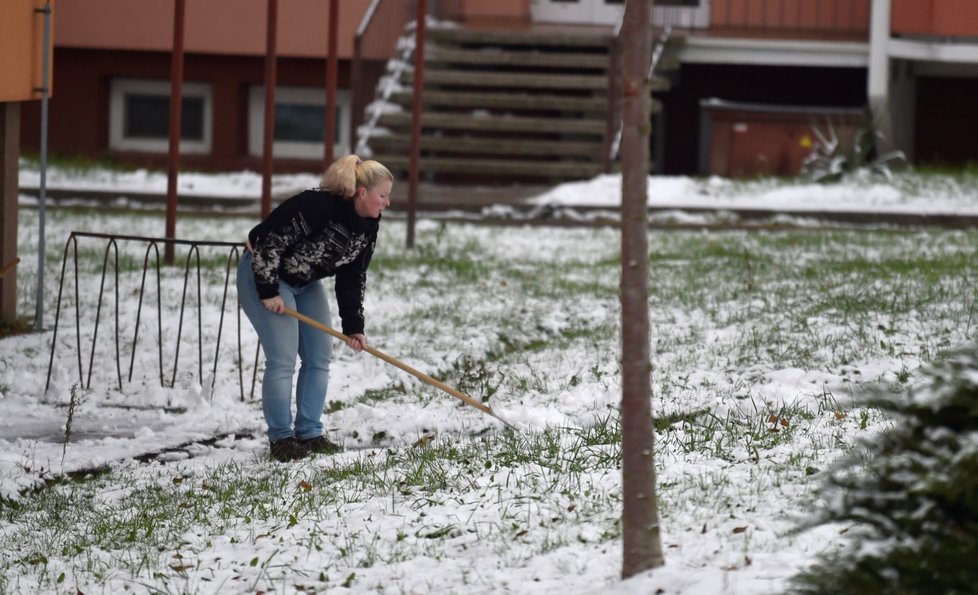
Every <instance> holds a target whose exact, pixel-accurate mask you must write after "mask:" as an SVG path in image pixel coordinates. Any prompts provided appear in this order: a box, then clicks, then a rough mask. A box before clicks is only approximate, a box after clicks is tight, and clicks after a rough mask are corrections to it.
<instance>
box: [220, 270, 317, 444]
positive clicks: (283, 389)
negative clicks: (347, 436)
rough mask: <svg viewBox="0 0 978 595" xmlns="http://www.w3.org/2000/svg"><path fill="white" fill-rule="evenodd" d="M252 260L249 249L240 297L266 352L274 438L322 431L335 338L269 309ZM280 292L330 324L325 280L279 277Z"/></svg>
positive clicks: (265, 382) (266, 394)
mask: <svg viewBox="0 0 978 595" xmlns="http://www.w3.org/2000/svg"><path fill="white" fill-rule="evenodd" d="M251 263H252V256H251V252H247V251H246V252H245V253H244V254H243V256H242V257H241V261H240V262H239V263H238V281H237V284H238V302H239V303H240V304H241V308H242V309H243V310H244V311H245V314H246V315H247V316H248V319H249V320H251V324H252V326H254V327H255V331H257V333H258V339H259V340H260V341H261V346H262V350H264V352H265V374H264V376H263V377H262V385H261V400H262V411H263V412H264V414H265V423H266V424H268V439H269V440H270V441H271V442H277V441H279V440H281V439H283V438H288V437H290V436H295V437H296V438H298V439H300V440H308V439H309V438H315V437H317V436H321V435H322V434H323V422H322V415H323V406H324V405H325V403H326V389H327V387H328V385H329V360H330V356H331V355H332V351H333V342H332V338H331V337H330V336H329V335H327V334H326V333H324V332H323V331H321V330H319V329H316V328H313V327H311V326H309V325H307V324H305V323H301V322H299V321H298V320H296V319H295V318H292V317H291V316H288V315H286V314H275V313H274V312H269V311H268V310H266V309H265V306H264V305H262V303H261V298H259V297H258V289H257V287H256V285H255V273H254V271H253V270H252V268H251ZM278 291H279V295H281V296H282V299H283V300H284V301H285V305H286V306H288V307H289V308H292V309H293V310H296V311H297V312H301V313H302V314H305V315H306V316H309V317H310V318H313V319H315V320H318V321H319V322H322V323H323V324H325V325H327V326H330V315H329V301H328V300H327V298H326V290H325V289H324V288H323V284H322V282H320V281H315V282H313V283H310V284H309V285H306V286H305V287H301V288H295V287H292V286H291V285H289V284H288V283H286V282H284V281H279V282H278ZM296 356H298V357H299V359H300V360H301V362H302V364H301V366H300V368H299V378H298V380H297V381H296V385H295V425H294V426H293V422H292V379H293V376H294V375H295V363H296Z"/></svg>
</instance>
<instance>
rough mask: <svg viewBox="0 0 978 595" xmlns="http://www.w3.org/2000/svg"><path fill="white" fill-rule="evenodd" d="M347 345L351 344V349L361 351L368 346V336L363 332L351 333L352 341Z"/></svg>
mask: <svg viewBox="0 0 978 595" xmlns="http://www.w3.org/2000/svg"><path fill="white" fill-rule="evenodd" d="M347 345H349V346H350V349H352V350H353V351H356V352H357V353H360V352H361V351H363V348H364V347H366V346H367V337H365V336H363V335H361V334H356V335H351V336H350V341H349V342H348V343H347Z"/></svg>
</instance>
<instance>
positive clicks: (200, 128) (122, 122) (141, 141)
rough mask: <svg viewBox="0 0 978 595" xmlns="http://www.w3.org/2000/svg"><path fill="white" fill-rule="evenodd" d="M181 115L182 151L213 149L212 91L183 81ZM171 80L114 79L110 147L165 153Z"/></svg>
mask: <svg viewBox="0 0 978 595" xmlns="http://www.w3.org/2000/svg"><path fill="white" fill-rule="evenodd" d="M182 95H183V97H182V98H181V102H180V103H181V106H182V108H181V114H180V152H181V153H198V154H199V153H209V152H210V150H211V110H212V106H211V92H210V86H209V85H205V84H201V83H184V84H183V91H182ZM169 134H170V82H169V81H151V80H136V79H115V80H113V81H112V88H111V99H110V105H109V147H110V148H112V149H115V150H120V151H143V152H148V153H165V152H167V151H169V148H170V141H169Z"/></svg>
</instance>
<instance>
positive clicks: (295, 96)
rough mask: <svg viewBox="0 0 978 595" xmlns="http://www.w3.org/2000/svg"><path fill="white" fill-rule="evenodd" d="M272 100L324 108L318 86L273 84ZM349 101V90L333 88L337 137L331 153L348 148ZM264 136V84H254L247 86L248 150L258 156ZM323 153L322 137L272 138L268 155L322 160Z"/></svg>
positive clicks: (324, 99) (322, 92)
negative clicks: (308, 139) (316, 139)
mask: <svg viewBox="0 0 978 595" xmlns="http://www.w3.org/2000/svg"><path fill="white" fill-rule="evenodd" d="M275 102H276V103H279V102H281V103H298V104H303V105H316V106H320V107H322V108H323V110H324V111H325V109H326V90H325V89H323V88H322V87H275ZM350 103H351V102H350V91H349V90H343V89H337V90H336V105H337V107H339V117H338V118H337V119H336V131H337V133H338V135H339V141H338V142H336V143H335V144H334V145H333V154H334V155H345V154H346V153H349V151H350V110H351V109H352V106H351V105H350ZM264 140H265V86H264V85H254V86H252V87H251V88H250V89H248V154H249V155H251V156H252V157H261V156H262V151H263V149H264V147H263V146H262V145H263V143H264ZM324 153H325V150H324V146H323V143H322V141H319V142H296V141H275V142H274V143H273V144H272V155H273V156H274V157H279V158H282V157H284V158H292V159H310V160H314V159H318V160H322V158H323V154H324Z"/></svg>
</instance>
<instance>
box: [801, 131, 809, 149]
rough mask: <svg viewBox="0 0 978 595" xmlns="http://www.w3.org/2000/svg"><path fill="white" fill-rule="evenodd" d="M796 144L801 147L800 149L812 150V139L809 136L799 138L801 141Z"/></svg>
mask: <svg viewBox="0 0 978 595" xmlns="http://www.w3.org/2000/svg"><path fill="white" fill-rule="evenodd" d="M798 144H799V145H801V147H802V148H803V149H811V148H812V137H810V136H808V135H807V134H806V135H805V136H803V137H801V140H800V141H798Z"/></svg>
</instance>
